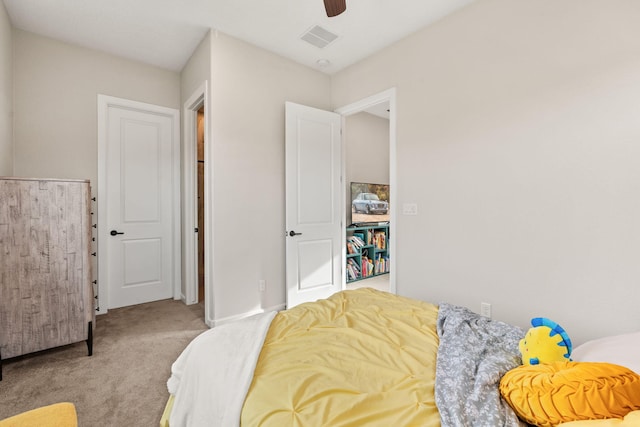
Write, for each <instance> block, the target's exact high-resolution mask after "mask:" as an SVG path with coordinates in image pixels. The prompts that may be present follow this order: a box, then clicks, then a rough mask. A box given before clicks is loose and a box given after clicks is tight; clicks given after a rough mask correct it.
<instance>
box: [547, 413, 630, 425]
mask: <svg viewBox="0 0 640 427" xmlns="http://www.w3.org/2000/svg"><path fill="white" fill-rule="evenodd" d="M638 426H640V411H633V412H629V413H628V414H627V415H626V416H625V417H624V418H607V419H606V420H586V421H569V422H568V423H562V424H560V425H559V426H558V427H638Z"/></svg>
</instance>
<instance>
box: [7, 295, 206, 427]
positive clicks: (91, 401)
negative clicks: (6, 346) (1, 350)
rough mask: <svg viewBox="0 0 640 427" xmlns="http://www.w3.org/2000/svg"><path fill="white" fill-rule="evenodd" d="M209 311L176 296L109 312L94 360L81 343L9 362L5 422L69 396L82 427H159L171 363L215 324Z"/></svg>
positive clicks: (99, 329)
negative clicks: (207, 315) (206, 318)
mask: <svg viewBox="0 0 640 427" xmlns="http://www.w3.org/2000/svg"><path fill="white" fill-rule="evenodd" d="M203 312H204V310H203V306H202V305H200V304H197V305H192V306H186V305H184V304H183V303H182V302H180V301H173V300H165V301H158V302H153V303H148V304H141V305H137V306H132V307H125V308H119V309H114V310H109V313H108V314H105V315H100V316H98V317H97V320H96V324H97V325H96V328H95V332H94V345H93V356H91V357H88V356H87V346H86V343H84V342H81V343H77V344H72V345H68V346H64V347H59V348H56V349H52V350H46V351H43V352H40V353H37V354H34V355H29V356H24V357H20V358H14V359H9V360H5V361H3V379H2V381H0V419H3V418H6V417H9V416H11V415H15V414H17V413H20V412H23V411H27V410H29V409H33V408H36V407H39V406H43V405H48V404H52V403H56V402H62V401H68V402H73V403H74V404H75V405H76V410H77V412H78V421H79V426H81V427H85V426H87V427H99V426H118V427H119V426H132V427H138V426H140V427H146V426H158V423H159V421H160V417H161V415H162V411H163V410H164V405H165V403H166V401H167V398H168V393H167V387H166V381H167V379H168V378H169V374H170V371H171V364H172V363H173V361H174V360H175V359H176V358H177V357H178V355H179V354H180V352H181V351H182V350H183V349H184V348H185V347H186V345H187V344H188V343H189V342H190V341H191V340H192V339H193V338H194V337H195V336H197V335H198V334H200V333H201V332H203V331H204V330H206V329H207V326H206V325H205V323H204V320H203Z"/></svg>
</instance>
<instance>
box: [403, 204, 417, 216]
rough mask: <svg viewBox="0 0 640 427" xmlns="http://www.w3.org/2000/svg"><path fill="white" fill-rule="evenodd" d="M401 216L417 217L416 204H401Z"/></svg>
mask: <svg viewBox="0 0 640 427" xmlns="http://www.w3.org/2000/svg"><path fill="white" fill-rule="evenodd" d="M402 215H418V204H417V203H403V204H402Z"/></svg>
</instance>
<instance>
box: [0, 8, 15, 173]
mask: <svg viewBox="0 0 640 427" xmlns="http://www.w3.org/2000/svg"><path fill="white" fill-rule="evenodd" d="M12 40H13V37H12V34H11V22H10V21H9V15H8V14H7V10H6V9H5V7H4V3H2V2H0V176H10V175H13V43H12Z"/></svg>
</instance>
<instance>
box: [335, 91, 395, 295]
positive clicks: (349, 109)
mask: <svg viewBox="0 0 640 427" xmlns="http://www.w3.org/2000/svg"><path fill="white" fill-rule="evenodd" d="M383 102H388V103H389V205H390V206H391V208H390V209H389V234H390V237H389V251H390V252H391V256H392V257H395V259H396V260H397V259H398V255H397V251H396V218H397V203H396V201H397V197H396V194H397V191H398V190H397V168H396V158H397V140H396V120H397V115H396V88H395V87H392V88H390V89H387V90H384V91H382V92H379V93H376V94H374V95H371V96H368V97H366V98H363V99H361V100H359V101H356V102H353V103H351V104H347V105H345V106H343V107H340V108H338V109H336V110H334V111H335V112H336V113H338V114H340V116H342V130H343V134H342V176H343V177H345V176H346V142H345V139H346V133H347V132H348V131H349V130H348V129H347V126H346V118H347V117H348V116H351V115H353V114H357V113H360V112H363V111H365V110H366V109H368V108H369V107H372V106H374V105H377V104H380V103H383ZM346 185H347V183H346V182H344V179H343V183H342V191H343V192H346ZM345 194H346V193H343V196H342V201H343V202H342V205H343V208H342V218H343V220H342V237H343V238H342V241H343V242H346V238H347V224H346V221H345V219H346V215H347V205H346V203H345V202H344V201H345ZM342 252H343V253H342V259H343V260H344V259H346V246H344V245H343V247H342ZM391 265H392V268H391V270H390V271H389V292H390V293H392V294H395V293H396V292H397V288H396V272H397V269H396V265H397V263H395V262H393V263H392V264H391ZM346 286H347V274H346V271H345V269H344V268H342V289H346Z"/></svg>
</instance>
